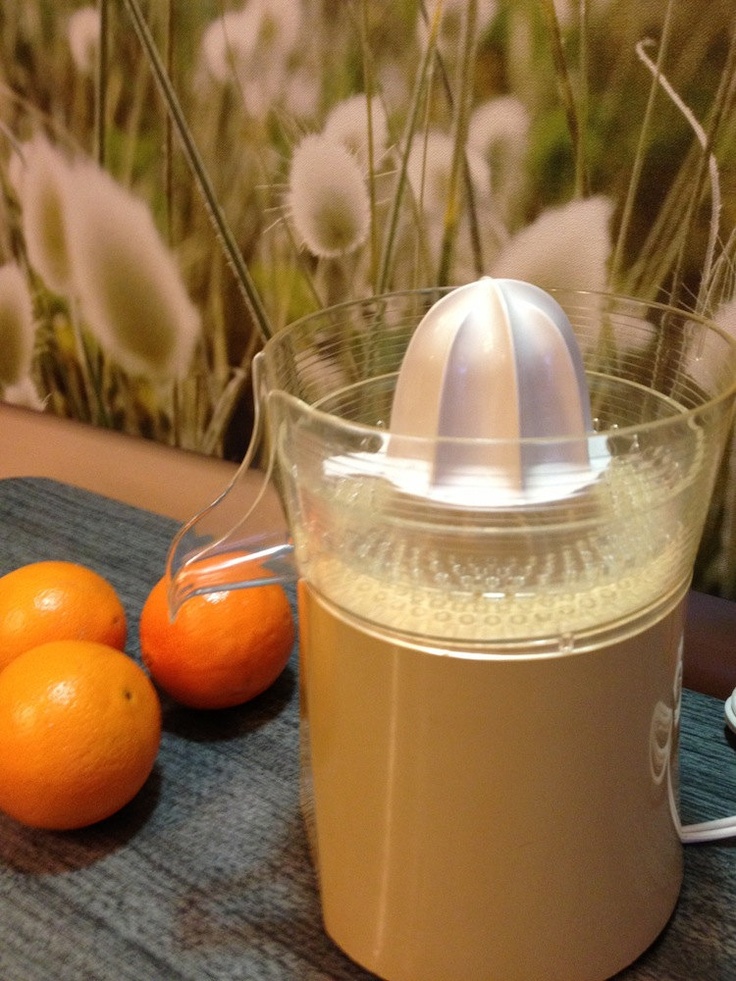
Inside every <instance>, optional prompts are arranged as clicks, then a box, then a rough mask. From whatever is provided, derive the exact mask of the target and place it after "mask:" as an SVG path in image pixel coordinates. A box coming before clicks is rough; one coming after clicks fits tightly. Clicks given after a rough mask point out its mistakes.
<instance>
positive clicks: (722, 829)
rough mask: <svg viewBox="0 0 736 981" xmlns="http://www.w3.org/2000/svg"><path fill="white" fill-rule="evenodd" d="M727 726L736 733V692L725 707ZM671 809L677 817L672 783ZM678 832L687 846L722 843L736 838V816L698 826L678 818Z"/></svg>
mask: <svg viewBox="0 0 736 981" xmlns="http://www.w3.org/2000/svg"><path fill="white" fill-rule="evenodd" d="M724 714H725V716H726V724H727V725H728V727H729V729H731V731H732V732H734V733H736V690H734V692H733V693H732V695H731V697H730V698H728V699H727V700H726V704H725V707H724ZM669 792H670V807H671V809H672V813H673V814H674V815H677V806H676V804H675V801H674V795H673V793H672V783H671V782H670V785H669ZM677 830H678V831H679V834H680V841H682V843H683V844H685V845H695V844H698V843H702V842H706V841H722V840H723V839H724V838H734V837H736V815H732V816H731V817H725V818H716V820H714V821H701V822H700V823H698V824H686V825H682V824H680V820H679V817H678V818H677Z"/></svg>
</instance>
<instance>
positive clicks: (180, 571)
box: [168, 532, 297, 620]
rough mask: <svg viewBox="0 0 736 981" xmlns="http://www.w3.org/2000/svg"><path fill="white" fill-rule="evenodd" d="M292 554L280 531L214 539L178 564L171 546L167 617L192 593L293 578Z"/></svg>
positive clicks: (173, 613) (292, 548) (195, 594)
mask: <svg viewBox="0 0 736 981" xmlns="http://www.w3.org/2000/svg"><path fill="white" fill-rule="evenodd" d="M293 555H294V547H293V544H292V542H291V540H290V539H289V538H286V537H283V536H282V535H281V533H279V532H275V533H271V534H268V533H266V534H263V535H256V536H254V537H251V538H247V539H240V540H237V541H230V540H227V539H226V540H223V541H219V542H216V543H214V544H212V545H210V546H206V547H204V548H201V549H199V550H198V551H196V552H194V553H190V554H189V555H188V556H187V557H186V558H185V559H184V560H183V561H182V562H181V564H180V565H178V566H177V563H176V552H175V548H172V551H171V552H170V554H169V562H168V580H169V590H168V601H169V616H170V618H171V619H172V620H173V619H174V618H175V617H176V614H177V613H178V611H179V609H180V608H181V607H182V605H183V604H184V603H185V602H186V601H187V600H189V599H191V598H192V597H193V596H200V595H203V594H205V593H214V592H222V591H224V590H230V589H247V588H250V587H252V586H268V585H274V584H275V583H281V584H286V583H289V582H294V581H296V578H297V571H296V566H295V564H294V558H293Z"/></svg>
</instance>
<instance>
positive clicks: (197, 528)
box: [166, 355, 297, 620]
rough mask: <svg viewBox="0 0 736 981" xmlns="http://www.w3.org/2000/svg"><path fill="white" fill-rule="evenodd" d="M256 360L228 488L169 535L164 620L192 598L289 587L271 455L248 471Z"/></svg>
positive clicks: (258, 418)
mask: <svg viewBox="0 0 736 981" xmlns="http://www.w3.org/2000/svg"><path fill="white" fill-rule="evenodd" d="M260 359H261V355H256V357H255V359H254V361H253V387H254V391H255V392H256V400H255V419H254V423H253V433H252V436H251V440H250V444H249V446H248V449H247V451H246V453H245V457H244V458H243V462H242V463H241V464H240V466H239V467H238V470H237V471H236V473H235V475H234V476H233V478H232V480H231V481H230V484H229V485H228V486H227V487H226V488H225V489H224V490H223V492H222V493H221V494H220V495H219V497H217V498H216V500H214V501H212V503H211V504H208V505H207V507H205V508H204V509H203V510H202V511H200V512H199V514H196V515H195V516H194V517H193V518H191V519H190V520H189V521H188V522H187V523H186V524H185V525H184V526H183V527H182V528H181V529H180V530H179V532H178V533H177V534H176V535H175V537H174V539H173V541H172V543H171V547H170V548H169V554H168V557H167V561H166V574H167V579H168V582H169V589H168V600H169V616H170V617H171V619H172V620H173V619H174V617H175V616H176V614H177V612H178V611H179V609H180V608H181V606H182V604H183V603H185V602H186V601H187V600H188V599H191V598H192V597H193V596H198V595H202V594H205V593H216V592H222V591H224V590H230V589H245V588H248V587H251V586H262V585H268V584H270V585H273V584H274V583H282V584H283V583H288V582H294V581H295V580H296V578H297V571H296V565H295V563H294V558H293V551H294V549H293V544H292V541H291V537H290V534H289V530H288V526H287V522H286V518H285V517H284V514H283V511H282V509H281V507H280V504H279V501H278V498H277V497H276V494H275V493H274V492H273V490H272V487H271V481H270V478H271V472H272V469H273V454H271V455H270V459H269V464H268V469H267V470H266V471H265V472H260V471H255V470H251V463H252V462H253V459H254V457H255V455H256V452H257V450H258V447H259V445H260V441H261V434H262V411H261V410H262V405H261V402H262V398H259V397H258V396H259V395H261V396H262V395H263V386H262V383H261V375H260V367H261V365H260Z"/></svg>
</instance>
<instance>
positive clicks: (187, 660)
mask: <svg viewBox="0 0 736 981" xmlns="http://www.w3.org/2000/svg"><path fill="white" fill-rule="evenodd" d="M168 583H169V580H168V578H167V577H166V576H164V577H163V578H162V579H160V580H159V581H158V582H157V583H156V585H155V586H154V587H153V589H152V590H151V592H150V594H149V596H148V599H147V600H146V602H145V604H144V606H143V610H142V612H141V619H140V643H141V654H142V656H143V662H144V664H145V665H146V666H147V667H148V670H149V671H150V672H151V675H152V677H153V679H154V681H155V682H156V683H157V684H158V685H160V687H161V688H162V689H163V690H164V691H165V692H167V693H168V694H169V695H170V696H171V697H172V698H173V699H175V700H176V701H178V702H181V703H182V704H183V705H188V706H189V707H190V708H204V709H212V708H229V707H231V706H233V705H240V704H241V703H243V702H247V701H249V700H250V699H251V698H255V696H256V695H259V694H260V693H261V692H263V691H265V690H266V688H268V687H269V686H270V685H271V684H273V682H274V681H275V680H276V678H278V676H279V675H280V674H281V672H282V671H283V669H284V668H285V667H286V662H287V661H288V660H289V654H290V653H291V648H292V646H293V644H294V633H295V631H294V620H293V617H292V615H291V607H290V605H289V600H288V598H287V596H286V593H285V592H284V590H283V589H282V588H281V586H278V585H273V586H249V587H247V588H246V589H231V590H227V589H226V590H222V591H220V592H215V593H207V594H205V595H202V596H193V597H192V598H191V599H189V600H187V601H186V602H185V603H184V605H183V606H182V607H181V608H180V609H179V612H178V613H177V616H176V619H175V620H174V621H173V622H172V621H171V620H170V619H169V610H168V605H167V590H168Z"/></svg>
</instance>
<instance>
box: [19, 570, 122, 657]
mask: <svg viewBox="0 0 736 981" xmlns="http://www.w3.org/2000/svg"><path fill="white" fill-rule="evenodd" d="M126 636H127V624H126V619H125V610H124V608H123V605H122V603H121V602H120V599H119V597H118V595H117V593H116V592H115V589H114V588H113V586H112V585H111V584H110V583H109V582H108V581H107V580H106V579H105V578H103V577H102V576H100V575H98V573H96V572H94V571H93V570H92V569H88V568H87V567H86V566H83V565H78V564H77V563H76V562H54V561H48V562H31V563H30V564H28V565H24V566H21V567H20V568H18V569H14V570H13V571H12V572H8V573H7V574H6V575H4V576H2V577H0V671H1V670H2V669H3V668H4V667H5V666H6V665H7V664H10V662H11V661H12V660H13V659H14V658H16V657H17V656H18V655H19V654H22V653H23V652H24V651H27V650H30V649H31V648H32V647H37V646H38V645H39V644H45V643H46V642H47V641H50V640H93V641H97V643H99V644H108V645H109V646H110V647H117V648H118V649H119V650H122V649H123V648H124V647H125V640H126Z"/></svg>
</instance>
